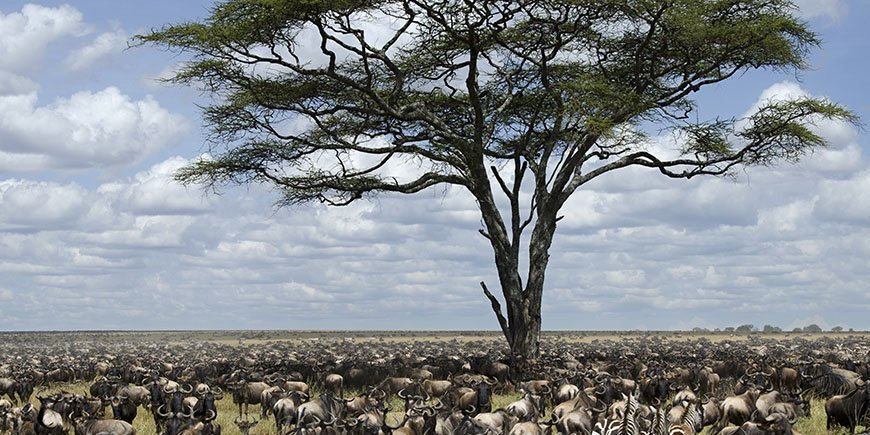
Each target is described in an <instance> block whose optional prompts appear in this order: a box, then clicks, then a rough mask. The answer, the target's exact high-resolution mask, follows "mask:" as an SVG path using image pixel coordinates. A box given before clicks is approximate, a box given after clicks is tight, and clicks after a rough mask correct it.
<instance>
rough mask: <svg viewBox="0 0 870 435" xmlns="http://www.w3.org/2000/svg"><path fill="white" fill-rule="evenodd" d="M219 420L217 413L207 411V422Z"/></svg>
mask: <svg viewBox="0 0 870 435" xmlns="http://www.w3.org/2000/svg"><path fill="white" fill-rule="evenodd" d="M215 418H217V413H216V412H214V411H212V410H211V409H207V410H206V414H205V421H212V420H214V419H215Z"/></svg>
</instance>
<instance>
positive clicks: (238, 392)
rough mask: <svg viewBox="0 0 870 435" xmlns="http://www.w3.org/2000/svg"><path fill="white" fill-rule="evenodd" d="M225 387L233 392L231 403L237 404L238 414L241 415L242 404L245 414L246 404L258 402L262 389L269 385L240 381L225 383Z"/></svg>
mask: <svg viewBox="0 0 870 435" xmlns="http://www.w3.org/2000/svg"><path fill="white" fill-rule="evenodd" d="M227 388H228V389H229V390H230V391H232V392H233V403H235V404H237V405H238V406H239V415H242V406H244V408H245V415H247V414H248V405H257V404H260V403H261V398H262V395H263V391H264V390H266V389H267V388H270V385H269V384H267V383H265V382H247V381H240V382H238V383H235V384H229V385H227Z"/></svg>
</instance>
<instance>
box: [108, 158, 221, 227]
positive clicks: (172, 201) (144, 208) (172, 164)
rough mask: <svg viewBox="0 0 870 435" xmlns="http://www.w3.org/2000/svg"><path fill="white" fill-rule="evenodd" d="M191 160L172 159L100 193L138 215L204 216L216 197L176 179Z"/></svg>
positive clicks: (109, 184) (121, 207) (111, 184)
mask: <svg viewBox="0 0 870 435" xmlns="http://www.w3.org/2000/svg"><path fill="white" fill-rule="evenodd" d="M188 163H190V161H188V160H186V159H183V158H181V157H177V156H176V157H172V158H169V159H167V160H165V161H163V162H160V163H158V164H156V165H154V166H152V167H151V168H150V169H148V170H147V171H142V172H140V173H138V174H136V175H135V176H134V177H133V178H132V179H131V180H123V181H121V182H116V183H107V184H104V185H103V186H101V187H100V188H99V192H101V193H104V194H110V195H112V196H114V197H115V198H116V206H117V207H118V209H119V210H121V211H125V212H130V213H133V214H137V215H173V214H190V213H201V212H205V211H207V210H209V209H210V207H211V204H212V203H213V202H214V198H209V197H207V196H205V195H204V193H203V192H202V191H201V189H200V188H199V187H198V186H193V187H190V188H186V187H184V186H182V185H180V184H179V183H177V182H175V181H174V180H173V179H172V177H173V176H174V174H175V172H176V171H177V170H178V169H180V168H181V167H182V166H184V165H187V164H188Z"/></svg>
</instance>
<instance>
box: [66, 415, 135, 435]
mask: <svg viewBox="0 0 870 435" xmlns="http://www.w3.org/2000/svg"><path fill="white" fill-rule="evenodd" d="M75 434H76V435H136V428H134V427H133V425H132V424H130V423H129V422H126V421H122V420H97V418H96V416H91V415H88V414H87V413H85V414H84V415H83V416H82V417H79V418H77V419H76V420H75Z"/></svg>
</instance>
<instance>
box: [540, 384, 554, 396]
mask: <svg viewBox="0 0 870 435" xmlns="http://www.w3.org/2000/svg"><path fill="white" fill-rule="evenodd" d="M552 392H553V389H552V388H550V385H548V384H545V385H544V386H543V387H542V388H541V394H542V395H544V396H548V395H550V393H552Z"/></svg>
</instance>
